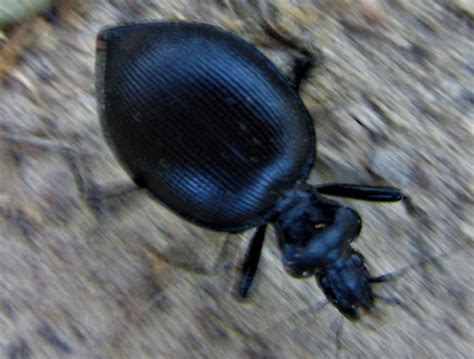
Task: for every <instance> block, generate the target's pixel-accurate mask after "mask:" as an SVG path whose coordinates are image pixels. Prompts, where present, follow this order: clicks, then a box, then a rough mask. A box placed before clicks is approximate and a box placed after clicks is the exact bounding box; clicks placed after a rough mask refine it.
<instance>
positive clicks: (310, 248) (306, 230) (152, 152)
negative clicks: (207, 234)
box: [97, 22, 404, 319]
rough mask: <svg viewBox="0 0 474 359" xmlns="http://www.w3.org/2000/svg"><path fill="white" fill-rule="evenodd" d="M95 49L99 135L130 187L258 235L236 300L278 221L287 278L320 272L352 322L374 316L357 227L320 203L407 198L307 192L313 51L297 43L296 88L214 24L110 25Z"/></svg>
mask: <svg viewBox="0 0 474 359" xmlns="http://www.w3.org/2000/svg"><path fill="white" fill-rule="evenodd" d="M269 29H270V31H269V32H272V31H273V35H275V34H278V32H277V31H276V30H275V29H274V28H272V27H271V26H270V27H269ZM275 37H277V36H275ZM280 39H283V41H285V37H284V36H280ZM97 41H98V42H97V43H98V46H97V92H98V99H99V101H98V102H99V108H100V118H101V125H102V129H103V132H104V134H105V136H106V139H107V140H108V143H109V144H110V145H111V146H112V148H113V149H114V152H115V154H116V156H117V157H118V159H119V161H120V163H121V164H122V165H123V167H124V168H125V169H126V170H127V172H128V173H129V174H130V176H131V177H132V179H133V180H134V182H135V183H136V184H137V185H138V186H139V187H142V188H145V189H146V190H147V191H148V192H149V193H150V194H151V195H152V196H153V197H154V198H156V199H157V200H159V201H160V202H161V203H162V204H164V205H166V206H167V207H169V208H170V209H171V210H173V211H174V212H176V213H178V214H179V215H181V216H182V217H184V218H185V219H187V220H188V221H190V222H192V223H194V224H197V225H200V226H203V227H207V228H210V229H213V230H216V231H224V232H241V231H244V230H247V229H250V228H253V227H257V230H256V232H255V234H254V236H253V238H252V239H251V241H250V246H249V249H248V251H247V255H246V258H245V260H244V263H243V269H242V277H241V280H240V282H239V295H240V297H245V296H247V294H248V291H249V288H250V286H251V283H252V280H253V278H254V275H255V272H256V269H257V265H258V260H259V257H260V252H261V249H262V244H263V241H264V237H265V229H266V226H267V225H268V224H269V223H271V224H272V225H274V226H275V227H276V229H277V238H278V244H279V247H280V249H281V252H282V261H283V265H284V267H285V269H286V271H287V272H288V273H289V274H290V275H292V276H294V277H308V276H311V275H314V276H315V277H316V279H317V282H318V284H319V286H320V287H321V288H322V290H323V292H324V293H325V295H326V296H327V298H328V300H329V301H330V302H332V303H333V304H334V305H335V306H336V307H337V308H338V309H339V310H340V311H341V312H342V313H343V314H344V315H346V316H347V317H349V318H353V319H355V318H357V317H358V316H359V312H360V309H366V310H369V309H370V308H372V307H373V304H374V294H373V292H372V289H371V285H370V282H371V281H375V280H373V279H374V278H371V277H370V275H369V273H368V271H367V269H366V267H365V265H364V258H363V256H362V255H361V254H360V253H358V252H356V251H355V250H354V249H352V247H351V242H352V241H354V240H355V239H356V238H357V237H358V235H359V233H360V231H361V226H362V221H361V218H360V216H359V214H358V213H357V212H356V211H355V210H353V209H351V208H349V207H346V206H343V205H341V204H339V203H337V202H335V201H333V200H330V199H328V198H326V197H325V195H329V196H341V197H348V198H354V199H362V200H367V201H398V200H401V199H403V197H404V196H403V194H402V192H401V191H400V190H398V189H396V188H393V187H375V186H362V185H352V184H325V185H319V186H310V185H309V184H306V180H307V178H308V176H309V173H310V171H311V169H312V168H313V166H314V162H315V145H316V139H315V131H314V126H313V122H312V120H311V117H310V114H309V113H308V111H307V109H306V107H305V106H304V104H303V102H302V100H301V99H300V96H299V94H298V89H299V87H300V84H301V82H302V80H303V79H304V78H305V76H306V75H307V73H308V72H309V70H310V69H311V67H312V65H313V63H314V61H313V58H312V57H311V53H310V52H308V51H305V50H304V49H302V48H301V47H297V46H296V45H295V46H294V48H295V49H296V50H299V53H300V54H301V55H302V56H300V57H299V58H298V59H297V61H295V67H294V70H293V73H292V76H291V80H290V79H289V78H287V77H286V76H284V75H283V74H282V73H281V72H280V71H279V70H278V69H277V68H276V67H275V65H273V63H272V62H270V61H269V60H268V59H267V58H266V57H265V56H264V55H263V54H262V53H261V52H260V51H259V50H258V49H257V48H255V47H254V46H253V45H251V44H250V43H249V42H247V41H246V40H244V39H242V38H240V37H238V36H236V35H233V34H232V33H230V32H227V31H225V30H222V29H220V28H218V27H215V26H211V25H206V24H201V23H189V22H154V23H144V24H131V25H124V26H117V27H110V28H106V29H104V30H103V31H101V32H100V33H99V35H98V38H97ZM286 43H287V44H291V42H290V41H286Z"/></svg>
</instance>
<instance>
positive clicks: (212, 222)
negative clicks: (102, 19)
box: [97, 22, 315, 231]
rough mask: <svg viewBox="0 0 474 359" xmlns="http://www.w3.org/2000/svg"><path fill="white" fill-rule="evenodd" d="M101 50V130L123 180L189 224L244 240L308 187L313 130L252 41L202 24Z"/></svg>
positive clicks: (110, 32) (121, 33)
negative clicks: (238, 234) (289, 195)
mask: <svg viewBox="0 0 474 359" xmlns="http://www.w3.org/2000/svg"><path fill="white" fill-rule="evenodd" d="M98 41H99V42H101V43H102V47H103V49H102V50H100V47H99V50H98V60H97V61H98V62H97V76H98V78H97V81H98V83H97V88H98V96H99V104H100V108H101V121H102V127H103V130H104V132H105V134H106V137H107V139H108V140H109V143H110V144H111V145H112V147H113V148H114V150H115V152H116V154H117V155H118V157H119V160H120V161H121V162H122V164H123V165H124V166H125V167H126V169H127V170H128V171H129V173H130V174H131V175H132V176H134V177H135V178H139V179H140V181H143V182H144V183H145V185H146V187H147V189H148V190H149V191H150V192H151V193H152V194H153V195H154V196H155V197H156V198H157V199H159V200H160V201H161V202H163V203H164V204H165V205H167V206H168V207H170V208H171V209H172V210H174V211H175V212H178V213H179V214H181V215H182V216H184V217H185V218H187V219H188V220H190V221H192V222H194V223H197V224H200V225H202V226H206V227H210V228H212V229H216V230H225V231H240V230H244V229H246V228H249V227H252V226H255V225H258V224H260V223H263V222H265V221H266V220H267V219H268V217H269V216H271V215H272V211H273V210H274V208H275V206H276V204H277V202H278V199H279V198H280V197H281V196H282V194H283V193H284V192H285V191H287V190H289V189H291V188H294V187H295V186H296V185H297V184H299V183H302V182H304V181H305V180H306V178H307V176H308V174H309V172H310V170H311V167H312V166H313V162H314V155H315V154H314V147H315V138H314V128H313V124H312V121H311V119H310V116H309V114H308V112H307V110H306V109H305V107H304V105H303V104H302V102H301V100H300V98H299V96H298V94H297V93H296V91H295V90H294V89H293V88H292V87H291V84H290V83H289V81H288V80H287V79H286V78H285V77H284V76H283V75H281V74H280V73H279V71H278V70H277V69H276V67H275V66H274V65H273V64H272V63H271V62H270V61H269V60H268V59H267V58H266V57H265V56H264V55H263V54H261V52H259V51H258V50H257V49H256V48H255V47H253V46H252V45H250V44H249V43H248V42H246V41H244V40H242V39H240V38H238V37H236V36H235V35H232V34H230V33H228V32H225V31H223V30H220V29H218V28H216V27H213V26H210V25H204V24H190V23H179V22H176V23H174V22H163V23H154V24H142V25H129V26H121V27H115V28H109V29H106V30H104V31H102V32H101V34H100V35H99V38H98Z"/></svg>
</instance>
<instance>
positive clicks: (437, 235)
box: [0, 0, 474, 359]
mask: <svg viewBox="0 0 474 359" xmlns="http://www.w3.org/2000/svg"><path fill="white" fill-rule="evenodd" d="M272 3H273V4H274V5H275V8H276V12H277V15H278V16H277V19H278V24H279V25H280V26H281V27H283V28H285V29H286V30H287V31H289V32H290V33H291V34H293V35H294V36H297V37H299V38H300V39H302V41H304V42H305V43H306V44H307V45H308V46H309V47H310V48H312V49H313V50H315V51H316V48H319V49H320V50H321V52H322V54H323V61H322V64H321V65H320V67H319V68H318V69H317V70H316V71H314V72H313V73H312V75H311V78H310V79H309V81H308V82H307V83H306V84H305V85H304V86H303V89H302V96H303V99H304V101H305V103H306V105H307V107H308V109H309V110H310V112H311V114H312V116H313V118H314V121H315V125H316V128H317V135H318V163H317V165H316V167H315V169H314V171H313V173H312V175H311V179H310V182H311V183H318V182H320V181H328V180H331V181H333V180H338V181H344V182H356V183H369V184H387V185H392V186H396V187H400V188H402V189H403V190H404V191H405V192H406V193H407V194H408V195H409V196H410V198H411V199H412V204H411V205H410V206H404V205H403V204H386V205H381V204H370V203H363V202H351V205H352V206H353V207H355V208H356V209H357V210H358V211H359V212H360V213H361V214H362V216H363V219H364V228H363V231H362V234H361V237H360V239H359V241H358V242H357V243H356V244H355V246H356V247H357V248H358V250H360V251H361V252H362V253H364V255H365V257H366V260H367V262H368V264H369V266H370V269H371V272H372V273H374V274H382V273H386V272H394V271H399V270H405V272H404V275H403V276H401V277H399V278H398V279H397V280H395V281H393V282H391V283H386V284H380V285H376V292H377V293H379V294H380V295H381V296H382V297H384V298H385V300H379V301H377V306H376V309H375V311H374V313H373V314H371V315H367V316H364V317H363V318H362V319H361V320H360V321H359V322H351V321H348V320H346V319H344V318H343V317H342V316H341V315H340V314H339V312H337V310H336V309H335V308H334V307H332V306H331V305H324V302H325V299H324V296H323V295H322V293H321V291H320V290H319V288H318V287H317V285H316V282H315V281H314V279H308V280H295V279H292V278H291V277H289V276H288V275H287V274H286V273H285V271H284V269H283V268H282V265H281V260H280V255H279V252H278V249H277V246H276V244H275V241H274V238H273V237H274V235H273V233H270V238H269V240H268V241H267V242H266V245H265V247H264V251H263V257H262V261H261V265H260V271H259V273H258V278H257V280H256V283H255V288H254V290H253V292H252V295H251V297H250V298H249V300H247V301H246V302H245V303H241V302H239V301H237V300H235V299H234V297H233V295H232V291H233V289H234V284H235V281H236V279H237V276H238V267H239V264H240V263H241V261H242V257H243V255H244V253H245V247H246V244H247V243H248V239H249V237H250V236H251V231H250V232H247V233H243V234H239V235H230V236H226V235H225V234H222V233H215V232H211V231H207V230H203V229H200V228H198V227H194V226H192V225H190V224H187V223H185V222H184V221H183V220H182V219H180V218H178V217H176V216H175V215H173V214H172V213H170V212H169V211H167V210H166V209H164V208H163V207H161V206H160V205H159V204H158V203H157V202H155V201H154V200H152V199H151V198H149V197H148V196H147V195H146V194H142V193H140V194H136V195H130V196H126V197H123V198H119V199H118V200H115V201H107V203H104V206H105V207H104V208H105V210H104V211H103V212H102V213H101V215H100V216H97V215H95V214H94V212H93V211H91V210H90V206H89V204H88V201H86V200H85V198H84V195H83V192H84V189H85V188H90V187H91V186H92V184H97V185H112V184H118V183H121V182H127V181H129V180H128V178H127V176H126V175H125V173H124V172H123V171H122V170H121V168H120V167H119V165H118V163H117V161H116V160H115V158H114V157H113V155H112V153H111V152H110V150H109V149H108V148H107V146H106V144H105V143H104V140H103V138H102V135H101V132H100V128H99V121H98V117H97V112H96V102H95V96H94V92H95V88H94V61H95V55H94V46H95V35H96V33H97V32H98V30H99V29H100V28H101V27H103V26H105V25H110V24H116V23H124V22H131V21H141V20H160V19H186V20H193V21H201V22H208V23H212V24H216V25H220V26H222V27H224V28H227V29H229V30H231V31H233V32H235V33H237V34H240V35H241V36H243V37H245V38H247V39H249V40H250V41H251V42H253V43H255V44H257V45H258V46H259V47H260V48H261V49H262V50H263V51H264V52H265V53H266V54H267V55H268V56H269V57H270V58H271V59H272V60H273V61H274V62H275V63H276V64H277V65H278V66H280V67H281V69H282V71H284V72H286V71H287V70H288V64H289V60H290V59H291V53H290V52H288V50H287V49H283V48H280V47H279V46H278V44H276V43H275V42H273V41H272V40H270V39H268V37H267V36H266V35H265V34H264V32H263V31H262V29H261V28H260V26H259V24H258V21H257V20H258V19H257V16H256V11H255V2H252V1H244V0H242V1H232V0H199V1H198V0H162V1H148V0H137V1H125V0H115V1H112V0H110V1H105V0H99V1H80V2H79V1H77V2H71V1H69V2H68V5H67V6H63V7H62V8H61V9H60V10H61V11H59V18H58V19H57V20H56V21H53V22H52V23H51V22H47V21H45V20H44V19H43V18H35V19H32V20H31V21H27V22H26V23H24V24H22V25H19V26H17V27H16V28H14V29H12V30H11V31H10V32H8V33H7V34H6V35H7V39H4V40H3V45H2V48H1V50H0V78H3V81H2V82H1V84H0V357H2V358H12V359H13V358H65V357H71V358H148V357H149V358H317V357H321V358H324V357H339V358H346V357H347V358H349V357H394V358H400V357H405V358H411V357H413V358H415V357H416V358H420V357H431V358H435V357H437V358H446V357H450V358H454V357H456V358H468V357H471V358H472V355H473V354H472V353H473V352H474V328H473V327H474V325H473V323H474V306H473V303H474V290H473V288H474V283H473V277H474V270H473V269H474V265H473V260H472V257H473V254H474V248H473V235H472V233H473V220H472V218H473V198H472V190H473V163H474V161H473V159H474V158H473V133H472V132H473V130H472V129H473V127H472V126H473V122H472V121H473V118H474V92H473V84H474V43H473V38H474V33H473V25H474V20H473V13H474V11H473V7H474V6H473V5H472V3H469V1H461V0H458V1H454V0H453V1H444V0H433V1H430V0H423V1H422V0H419V1H405V0H393V1H382V0H381V1H377V0H352V1H350V0H335V1H331V0H314V1H309V0H308V1H303V0H301V1H299V0H281V1H273V2H272ZM16 55H18V56H16ZM77 173H80V176H78V175H74V174H77ZM226 238H227V239H228V241H227V242H226ZM224 243H227V245H226V246H224ZM214 263H218V265H214Z"/></svg>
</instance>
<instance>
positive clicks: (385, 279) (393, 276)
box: [369, 267, 410, 283]
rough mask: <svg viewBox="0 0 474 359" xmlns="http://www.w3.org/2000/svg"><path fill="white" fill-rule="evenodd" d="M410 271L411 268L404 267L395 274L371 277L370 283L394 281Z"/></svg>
mask: <svg viewBox="0 0 474 359" xmlns="http://www.w3.org/2000/svg"><path fill="white" fill-rule="evenodd" d="M409 269H410V267H404V268H401V269H399V270H396V271H394V272H390V273H385V274H382V275H379V276H376V277H370V278H369V283H385V282H391V281H394V280H396V279H398V278H399V277H401V276H402V275H404V274H405V273H406V272H407V271H408V270H409Z"/></svg>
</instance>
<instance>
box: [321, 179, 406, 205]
mask: <svg viewBox="0 0 474 359" xmlns="http://www.w3.org/2000/svg"><path fill="white" fill-rule="evenodd" d="M315 189H316V191H317V192H318V193H320V194H325V195H328V196H336V197H347V198H353V199H360V200H363V201H379V202H396V201H400V200H404V199H405V195H404V194H403V193H402V191H400V190H399V189H398V188H395V187H382V186H364V185H354V184H348V183H328V184H323V185H320V186H316V187H315Z"/></svg>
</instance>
